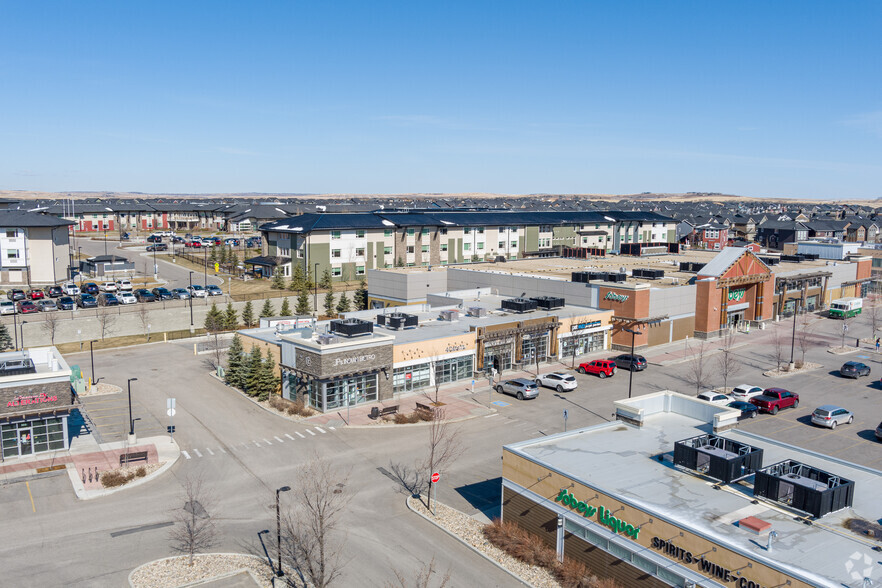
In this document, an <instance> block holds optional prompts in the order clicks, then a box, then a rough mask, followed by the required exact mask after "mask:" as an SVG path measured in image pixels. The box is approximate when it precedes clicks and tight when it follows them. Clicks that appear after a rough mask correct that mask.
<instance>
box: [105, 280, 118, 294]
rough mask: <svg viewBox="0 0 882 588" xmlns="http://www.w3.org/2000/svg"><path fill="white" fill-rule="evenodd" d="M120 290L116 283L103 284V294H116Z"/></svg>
mask: <svg viewBox="0 0 882 588" xmlns="http://www.w3.org/2000/svg"><path fill="white" fill-rule="evenodd" d="M118 289H119V288H118V287H117V285H116V282H104V283H103V284H101V291H102V292H116V291H117V290H118Z"/></svg>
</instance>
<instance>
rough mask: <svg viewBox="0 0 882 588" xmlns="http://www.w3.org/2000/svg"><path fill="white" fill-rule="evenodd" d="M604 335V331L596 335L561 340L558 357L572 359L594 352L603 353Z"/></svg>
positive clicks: (580, 335)
mask: <svg viewBox="0 0 882 588" xmlns="http://www.w3.org/2000/svg"><path fill="white" fill-rule="evenodd" d="M604 333H605V331H598V332H597V333H584V334H579V335H573V336H571V337H564V338H562V339H561V340H560V357H561V358H564V357H574V356H577V355H585V354H586V353H592V352H594V351H603V349H604V345H603V341H604Z"/></svg>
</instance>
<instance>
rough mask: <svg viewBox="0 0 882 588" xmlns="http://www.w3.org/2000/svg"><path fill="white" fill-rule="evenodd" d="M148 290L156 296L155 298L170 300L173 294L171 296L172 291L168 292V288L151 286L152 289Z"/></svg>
mask: <svg viewBox="0 0 882 588" xmlns="http://www.w3.org/2000/svg"><path fill="white" fill-rule="evenodd" d="M150 292H152V293H153V295H154V296H156V299H157V300H171V299H172V298H174V296H172V293H171V292H169V290H168V288H153V289H152V290H150Z"/></svg>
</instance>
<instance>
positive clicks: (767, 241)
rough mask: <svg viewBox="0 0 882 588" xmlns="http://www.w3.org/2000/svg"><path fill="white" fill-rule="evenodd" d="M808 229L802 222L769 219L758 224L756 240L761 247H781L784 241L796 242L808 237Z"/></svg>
mask: <svg viewBox="0 0 882 588" xmlns="http://www.w3.org/2000/svg"><path fill="white" fill-rule="evenodd" d="M808 234H809V229H808V227H806V226H805V225H804V224H803V223H800V222H796V221H792V220H788V221H780V220H769V221H766V222H764V223H763V224H761V225H759V226H758V227H757V230H756V240H757V241H758V242H759V243H760V245H762V246H763V247H768V248H770V249H781V248H783V247H784V244H785V243H796V242H797V241H805V240H806V239H808Z"/></svg>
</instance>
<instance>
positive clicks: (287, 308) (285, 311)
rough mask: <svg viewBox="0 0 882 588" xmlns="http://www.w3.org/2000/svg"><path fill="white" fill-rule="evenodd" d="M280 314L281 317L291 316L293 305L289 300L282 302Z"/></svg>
mask: <svg viewBox="0 0 882 588" xmlns="http://www.w3.org/2000/svg"><path fill="white" fill-rule="evenodd" d="M279 314H280V315H281V316H291V305H290V304H288V299H287V298H285V299H283V300H282V308H281V309H280V310H279Z"/></svg>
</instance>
